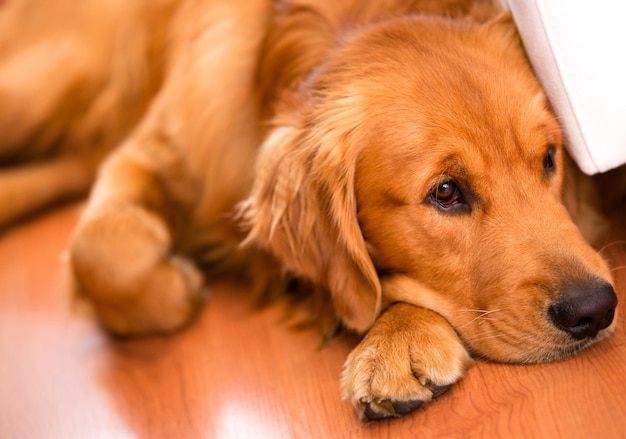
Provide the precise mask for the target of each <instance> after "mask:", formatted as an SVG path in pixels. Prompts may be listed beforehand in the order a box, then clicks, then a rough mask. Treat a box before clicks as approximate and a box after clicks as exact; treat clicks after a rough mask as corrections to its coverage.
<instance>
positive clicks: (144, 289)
mask: <svg viewBox="0 0 626 439" xmlns="http://www.w3.org/2000/svg"><path fill="white" fill-rule="evenodd" d="M70 260H71V269H72V270H73V277H74V280H75V286H76V287H77V289H78V292H79V294H80V295H81V296H84V297H86V298H87V299H88V300H89V301H90V302H91V303H92V304H93V307H94V310H95V312H96V314H97V315H98V317H99V319H100V321H101V322H102V324H103V325H104V326H105V327H106V328H107V329H108V330H109V331H111V332H113V333H115V334H118V335H143V334H155V333H168V332H172V331H175V330H177V329H180V328H181V327H183V326H185V325H186V324H187V323H189V322H190V321H191V320H192V319H193V317H194V316H195V314H196V313H197V311H198V310H199V309H200V308H201V305H202V304H203V302H204V297H203V295H202V275H201V273H200V271H199V270H198V269H197V268H196V266H195V264H194V263H193V262H192V261H191V260H189V259H187V258H185V257H184V256H183V255H180V254H176V253H174V252H172V244H171V242H170V236H169V231H168V230H167V228H166V227H165V225H164V222H163V221H162V219H161V218H159V217H158V216H157V215H156V214H154V213H152V212H149V211H147V210H144V209H142V208H141V207H139V206H134V205H130V206H126V207H125V208H121V209H109V210H107V211H105V212H102V213H101V214H99V215H98V216H94V217H92V218H87V219H86V220H85V221H84V222H83V223H82V224H81V226H80V227H79V228H78V230H77V233H76V235H75V236H74V239H73V242H72V246H71V249H70Z"/></svg>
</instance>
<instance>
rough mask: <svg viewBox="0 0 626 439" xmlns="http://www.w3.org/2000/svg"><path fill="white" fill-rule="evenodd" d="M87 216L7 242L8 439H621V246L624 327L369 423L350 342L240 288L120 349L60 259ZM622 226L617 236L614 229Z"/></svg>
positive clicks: (619, 248) (0, 387) (3, 241)
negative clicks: (345, 393)
mask: <svg viewBox="0 0 626 439" xmlns="http://www.w3.org/2000/svg"><path fill="white" fill-rule="evenodd" d="M79 211H80V206H73V207H68V208H64V209H59V210H57V211H55V212H53V213H51V214H49V215H47V216H45V217H43V218H40V219H38V220H35V221H32V222H30V223H27V224H24V225H21V226H19V227H16V228H14V229H12V230H9V231H7V232H5V233H4V234H3V235H1V236H0V438H7V439H9V438H11V439H13V438H15V439H30V438H33V439H46V438H51V439H56V438H146V439H147V438H219V439H222V438H224V439H226V438H271V439H282V438H337V439H338V438H354V437H362V438H391V437H393V438H404V437H407V438H409V437H420V438H431V437H432V438H448V437H451V438H454V437H463V438H530V437H536V438H624V437H626V379H624V377H626V331H625V326H626V325H624V320H625V317H624V316H625V313H624V303H625V302H626V269H624V268H623V266H625V265H626V245H625V244H624V243H623V242H622V243H619V240H620V239H624V238H626V236H625V234H624V233H623V231H622V230H623V229H624V227H623V226H624V222H620V223H616V227H615V228H614V230H613V233H612V236H610V237H608V238H607V243H612V242H614V243H615V244H613V245H609V246H607V247H606V249H605V250H604V251H603V253H604V255H605V256H606V257H607V258H608V259H609V260H610V261H611V263H612V264H613V265H614V266H616V267H617V266H622V268H621V269H616V270H615V271H614V275H615V278H616V281H617V285H618V295H619V296H620V311H619V313H618V317H617V318H618V320H619V327H618V329H617V331H616V333H615V334H614V335H612V336H611V337H610V338H609V339H608V340H606V341H604V342H602V343H600V344H598V345H596V346H594V347H592V348H591V349H589V350H587V351H584V352H582V353H581V354H579V355H577V356H576V357H574V358H572V359H569V360H566V361H563V362H560V363H555V364H548V365H539V366H514V365H501V364H489V363H479V364H477V365H476V366H475V367H473V368H472V369H471V370H470V371H469V372H468V374H467V376H466V378H465V379H464V380H463V381H462V382H461V383H460V384H458V385H457V386H456V387H454V389H453V390H451V391H450V392H448V393H447V394H446V395H444V396H442V397H441V398H440V399H439V400H438V401H436V402H434V403H433V404H431V405H430V406H427V407H425V408H423V409H420V410H419V411H417V412H416V413H414V414H412V415H410V416H408V417H406V418H404V419H398V420H391V421H383V422H375V423H362V422H360V421H358V420H357V419H356V416H355V415H354V413H353V411H352V407H351V406H350V405H349V404H348V403H347V402H345V401H341V397H340V390H339V377H340V373H341V368H342V364H343V361H344V360H345V357H346V355H347V353H348V352H349V351H350V349H351V347H352V346H353V345H354V343H356V340H355V339H354V338H353V337H349V336H343V337H340V338H338V339H336V340H334V341H332V342H331V343H330V344H329V345H328V346H326V347H324V348H322V349H319V348H318V338H317V335H316V334H315V333H313V332H310V331H296V330H293V329H290V328H289V327H288V326H287V325H286V324H285V323H282V322H281V315H282V314H281V312H280V310H279V309H275V308H270V309H267V310H264V311H261V312H250V311H249V310H248V308H247V307H246V305H245V300H244V299H243V296H245V293H246V292H245V290H244V289H243V287H241V286H238V285H237V284H235V283H226V282H224V283H214V284H211V285H209V286H208V287H207V288H208V289H209V292H210V295H211V298H210V300H209V303H208V304H207V307H206V309H205V310H204V312H203V313H202V315H201V316H200V318H199V320H198V322H196V324H194V325H193V326H191V327H190V328H188V329H187V330H185V331H184V332H182V333H180V334H177V335H174V336H171V337H161V338H151V339H143V340H113V339H110V338H109V337H107V336H106V335H105V334H104V333H103V332H102V331H101V329H100V328H99V327H98V325H97V323H95V321H94V320H93V319H92V317H91V316H90V315H89V313H87V312H85V311H84V309H83V308H82V307H80V306H76V305H75V304H74V303H73V302H72V300H71V298H70V296H69V294H68V288H67V279H66V277H65V275H64V269H63V267H64V262H63V251H64V248H65V246H66V244H67V242H68V239H69V236H70V233H71V230H72V228H73V226H74V225H75V223H76V220H77V218H78V214H79ZM618 226H619V227H618Z"/></svg>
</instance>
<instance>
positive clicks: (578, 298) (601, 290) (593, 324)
mask: <svg viewBox="0 0 626 439" xmlns="http://www.w3.org/2000/svg"><path fill="white" fill-rule="evenodd" d="M616 306H617V296H616V295H615V291H614V290H613V287H612V286H611V285H609V284H608V283H605V282H590V283H585V284H582V285H576V286H573V287H570V288H568V289H567V290H566V291H565V293H564V294H563V295H562V296H561V297H560V298H559V300H558V302H557V303H556V304H554V305H552V306H551V307H550V308H549V310H548V313H549V314H550V318H551V319H552V321H553V322H554V324H555V325H556V326H557V327H558V328H559V329H562V330H563V331H566V332H567V333H569V334H570V335H571V336H572V337H574V338H575V339H577V340H582V339H583V338H587V337H595V336H596V335H597V334H598V331H600V330H601V329H604V328H606V327H607V326H609V325H610V324H611V322H612V321H613V316H614V315H615V307H616Z"/></svg>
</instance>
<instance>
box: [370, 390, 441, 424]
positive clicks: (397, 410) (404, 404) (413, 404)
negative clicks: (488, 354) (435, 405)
mask: <svg viewBox="0 0 626 439" xmlns="http://www.w3.org/2000/svg"><path fill="white" fill-rule="evenodd" d="M451 387H452V384H449V385H446V386H437V387H435V388H434V389H433V396H432V399H435V398H438V397H439V396H441V395H443V394H444V393H446V392H447V391H448V390H450V388H451ZM425 402H426V401H422V400H420V399H417V400H411V401H388V400H385V401H381V402H379V403H378V404H376V405H375V406H376V407H377V408H378V410H376V409H375V408H373V405H372V404H370V403H364V406H365V408H364V410H363V416H365V419H367V420H368V421H381V420H383V419H389V418H395V417H399V416H404V415H407V414H409V413H411V412H413V411H415V410H417V409H418V408H420V407H422V406H423V405H424V404H425Z"/></svg>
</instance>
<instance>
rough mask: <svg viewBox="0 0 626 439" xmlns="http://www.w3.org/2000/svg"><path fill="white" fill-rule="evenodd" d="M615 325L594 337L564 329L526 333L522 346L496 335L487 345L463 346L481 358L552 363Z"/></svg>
mask: <svg viewBox="0 0 626 439" xmlns="http://www.w3.org/2000/svg"><path fill="white" fill-rule="evenodd" d="M615 326H616V325H615V321H614V322H613V323H612V324H611V325H610V326H609V327H607V328H605V329H603V330H601V331H599V332H598V334H596V335H595V336H594V337H588V338H585V339H583V340H575V339H573V338H572V337H570V336H569V335H567V334H565V333H563V334H561V333H557V334H551V335H546V337H545V339H543V340H537V339H536V337H535V336H533V337H532V338H530V337H529V339H528V340H527V344H526V345H525V346H520V344H519V341H517V342H509V341H508V340H507V339H506V337H497V340H498V342H497V343H491V344H489V345H476V344H474V345H472V344H469V343H466V346H467V349H468V351H469V352H470V353H471V355H472V357H474V358H476V359H480V360H484V361H492V362H498V363H508V364H541V363H551V362H555V361H561V360H565V359H567V358H569V357H572V356H574V355H576V354H578V353H579V352H580V351H583V350H585V349H587V348H588V347H590V346H592V345H595V344H596V343H599V342H601V341H603V340H604V339H606V338H607V337H608V336H609V335H611V334H612V333H613V332H614V330H615ZM559 332H560V331H559Z"/></svg>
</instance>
